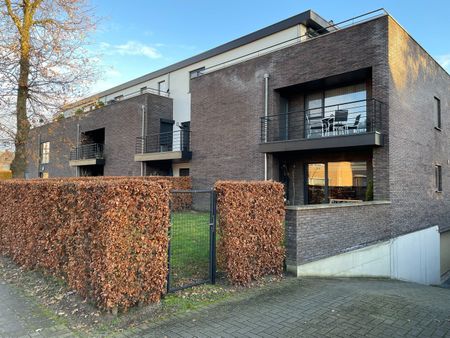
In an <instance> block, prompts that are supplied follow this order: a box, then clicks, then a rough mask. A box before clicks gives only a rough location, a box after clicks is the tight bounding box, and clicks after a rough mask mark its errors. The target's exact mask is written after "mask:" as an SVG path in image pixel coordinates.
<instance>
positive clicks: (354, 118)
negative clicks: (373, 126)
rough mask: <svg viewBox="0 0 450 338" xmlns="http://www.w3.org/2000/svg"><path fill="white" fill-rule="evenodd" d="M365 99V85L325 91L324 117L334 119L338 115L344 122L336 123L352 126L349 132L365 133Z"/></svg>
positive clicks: (360, 84)
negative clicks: (332, 117)
mask: <svg viewBox="0 0 450 338" xmlns="http://www.w3.org/2000/svg"><path fill="white" fill-rule="evenodd" d="M366 99H367V93H366V84H365V83H359V84H356V85H351V86H345V87H339V88H334V89H330V90H326V91H325V100H324V104H325V107H326V108H325V111H324V116H325V117H331V116H334V117H335V118H336V117H337V116H338V115H341V116H342V119H344V120H341V121H337V122H341V123H342V124H344V125H348V126H353V128H352V129H351V130H352V131H353V130H354V131H355V132H362V131H365V130H366V115H367V106H366V105H367V102H366V101H365V100H366ZM345 117H346V119H345Z"/></svg>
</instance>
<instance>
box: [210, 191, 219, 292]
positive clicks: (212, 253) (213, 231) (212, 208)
mask: <svg viewBox="0 0 450 338" xmlns="http://www.w3.org/2000/svg"><path fill="white" fill-rule="evenodd" d="M210 198H211V200H210V228H209V247H210V249H209V266H210V270H209V279H210V281H211V284H216V219H217V218H216V192H215V191H214V189H212V190H211V197H210Z"/></svg>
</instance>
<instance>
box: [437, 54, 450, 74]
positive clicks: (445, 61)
mask: <svg viewBox="0 0 450 338" xmlns="http://www.w3.org/2000/svg"><path fill="white" fill-rule="evenodd" d="M437 61H438V62H439V63H440V64H441V66H442V67H444V68H445V69H446V70H447V71H448V72H450V54H445V55H440V56H438V57H437Z"/></svg>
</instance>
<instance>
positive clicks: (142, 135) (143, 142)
mask: <svg viewBox="0 0 450 338" xmlns="http://www.w3.org/2000/svg"><path fill="white" fill-rule="evenodd" d="M141 109H142V114H141V115H142V116H141V117H142V121H141V123H142V125H141V137H142V138H141V140H142V144H141V154H143V153H144V146H145V106H144V105H142V106H141ZM144 171H145V164H144V161H141V176H144Z"/></svg>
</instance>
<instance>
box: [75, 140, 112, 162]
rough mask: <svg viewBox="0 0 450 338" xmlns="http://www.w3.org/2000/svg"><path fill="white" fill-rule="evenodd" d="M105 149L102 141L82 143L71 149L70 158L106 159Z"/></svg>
mask: <svg viewBox="0 0 450 338" xmlns="http://www.w3.org/2000/svg"><path fill="white" fill-rule="evenodd" d="M103 149H104V145H103V144H101V143H92V144H82V145H80V146H78V147H76V148H73V149H72V150H71V151H70V160H71V161H74V160H90V159H104V155H103Z"/></svg>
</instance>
